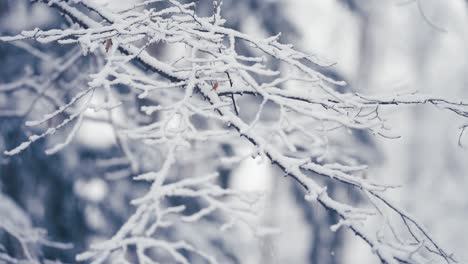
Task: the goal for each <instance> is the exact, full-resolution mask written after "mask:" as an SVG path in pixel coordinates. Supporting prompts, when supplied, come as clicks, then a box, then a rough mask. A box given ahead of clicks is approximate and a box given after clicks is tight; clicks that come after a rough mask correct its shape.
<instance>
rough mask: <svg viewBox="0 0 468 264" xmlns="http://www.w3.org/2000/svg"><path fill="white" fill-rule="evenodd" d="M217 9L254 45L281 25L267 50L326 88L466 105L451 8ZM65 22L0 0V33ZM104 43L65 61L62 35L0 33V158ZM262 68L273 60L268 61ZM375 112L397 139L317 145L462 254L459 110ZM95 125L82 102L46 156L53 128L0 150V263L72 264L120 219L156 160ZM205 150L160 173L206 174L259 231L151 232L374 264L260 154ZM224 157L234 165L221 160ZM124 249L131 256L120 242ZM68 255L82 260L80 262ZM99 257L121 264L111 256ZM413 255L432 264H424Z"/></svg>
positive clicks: (251, 3) (464, 5)
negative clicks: (304, 59)
mask: <svg viewBox="0 0 468 264" xmlns="http://www.w3.org/2000/svg"><path fill="white" fill-rule="evenodd" d="M57 2H60V1H57ZM65 2H67V1H65ZM68 2H74V1H68ZM78 2H79V1H78ZM91 2H93V3H95V4H97V5H101V6H105V7H106V8H109V9H110V10H123V9H125V8H126V7H129V6H133V5H134V4H135V2H136V1H132V0H125V1H111V0H108V1H106V0H93V1H91ZM182 2H183V1H182ZM195 10H196V12H197V14H199V15H200V16H209V15H211V13H212V12H213V1H210V0H200V1H198V2H197V6H196V7H195ZM221 15H222V17H223V18H224V19H226V25H225V26H226V27H227V28H233V29H236V30H239V31H240V32H243V33H245V34H248V35H251V36H257V37H261V38H268V37H270V36H274V35H276V34H277V33H279V32H282V35H281V42H282V43H292V44H294V46H295V48H297V49H298V50H301V51H304V52H306V53H309V54H313V55H314V56H316V57H318V58H320V59H321V60H322V61H323V62H324V65H327V66H324V67H317V68H315V70H317V71H318V72H320V73H322V74H324V75H325V76H329V77H331V78H333V79H336V80H340V81H341V80H343V81H345V82H346V83H347V85H346V86H344V87H338V88H337V89H342V92H358V93H363V94H379V95H380V94H412V93H414V92H420V93H424V94H431V95H436V96H441V97H444V98H454V99H455V101H465V102H466V101H468V90H467V87H468V49H467V47H468V2H467V1H462V0H454V1H441V0H425V1H422V0H415V1H390V0H388V1H387V0H386V1H368V0H335V1H323V0H295V1H286V0H283V1H280V0H264V1H256V0H225V1H223V5H222V7H221ZM67 22H69V21H68V19H67V18H66V17H63V16H61V15H60V14H59V12H58V11H57V10H55V9H53V8H50V7H48V6H47V4H43V3H33V4H32V3H31V2H30V1H26V0H0V36H12V35H16V34H18V33H19V32H21V31H22V30H33V29H34V28H41V29H53V28H65V26H64V25H66V24H67ZM105 45H109V46H112V45H114V46H115V43H114V44H112V43H103V45H102V47H98V48H100V49H101V53H102V54H104V56H101V57H99V56H96V57H92V56H88V57H86V59H85V60H80V59H79V57H75V55H74V53H73V52H71V51H73V49H76V51H78V54H79V55H80V56H81V52H80V48H79V47H78V46H79V45H76V44H75V45H74V46H72V45H60V44H57V43H45V44H41V43H37V42H33V41H19V42H4V41H0V131H1V136H0V152H2V153H4V151H8V150H11V149H13V148H15V147H16V146H18V145H20V144H21V143H22V142H23V141H24V140H25V139H26V138H28V137H29V136H31V135H32V133H33V132H34V130H31V128H30V127H28V126H26V125H25V121H28V120H37V119H41V118H40V117H41V116H42V115H44V114H46V113H48V112H51V111H53V108H48V107H49V106H50V102H49V101H50V100H52V101H53V98H52V97H53V96H59V97H60V98H62V97H63V98H64V99H65V100H64V101H69V100H70V99H72V98H73V95H72V94H71V92H70V94H68V92H69V91H68V89H69V88H70V87H72V86H73V85H76V84H77V83H79V82H82V83H87V80H83V79H81V80H75V79H74V76H78V75H79V74H83V73H85V74H84V75H86V76H88V75H90V74H93V73H97V72H99V66H98V65H102V64H103V61H104V59H103V58H104V57H105V54H106V52H109V51H104V49H109V47H104V46H105ZM110 49H112V47H110ZM239 49H241V50H242V51H243V52H244V54H245V56H254V55H256V51H255V50H251V47H249V46H248V45H245V46H240V47H239ZM148 50H150V51H151V53H152V54H156V55H157V56H160V57H162V58H172V57H174V56H173V55H174V54H178V53H181V52H182V53H184V51H183V50H182V51H181V50H180V49H178V48H177V47H168V46H164V45H153V46H150V47H148ZM54 62H55V63H57V64H56V65H54ZM59 62H61V63H71V64H70V65H74V66H76V67H75V68H73V69H71V70H70V71H68V72H66V74H64V76H55V75H54V74H55V73H54V71H55V70H56V66H59V65H58V63H59ZM272 67H273V68H275V69H281V68H282V65H281V64H278V65H273V66H272ZM59 75H61V74H59ZM24 76H29V77H28V78H29V80H31V81H37V82H38V83H40V84H43V85H44V87H46V86H48V85H49V86H50V85H52V84H53V85H54V86H56V87H57V88H56V90H58V91H61V92H60V93H55V91H51V92H52V96H51V98H52V99H50V100H49V99H47V98H45V97H46V96H43V98H40V99H36V98H39V97H37V93H35V92H32V91H33V90H34V89H39V91H40V89H41V86H34V85H32V84H24V83H23V84H22V85H26V86H28V85H29V86H31V87H32V88H30V89H26V90H25V91H19V92H17V91H14V90H15V89H16V87H17V86H18V85H16V86H15V85H11V83H15V81H17V80H18V79H20V78H24ZM44 76H46V77H44ZM36 91H37V90H36ZM75 93H76V92H75ZM44 94H45V92H44V93H43V94H42V95H44ZM105 97H106V95H105V94H104V93H101V94H99V93H97V92H96V93H95V95H94V97H93V100H96V101H95V103H96V104H99V103H102V102H103V101H104V100H107V99H105ZM239 101H240V102H238V104H239V107H242V108H241V109H240V110H241V111H243V112H249V110H248V109H250V108H249V107H251V108H252V107H253V105H257V104H259V102H258V101H255V100H252V99H247V100H245V101H242V100H239ZM266 107H267V108H266V109H268V107H269V106H268V104H267V106H266ZM441 108H443V107H441ZM116 109H117V110H115V111H114V110H112V111H113V113H114V117H110V118H111V119H113V122H115V123H117V126H119V125H122V124H124V123H126V122H129V119H131V117H129V116H126V114H125V113H122V112H119V111H122V110H118V108H116ZM245 109H247V110H245ZM252 109H253V108H252ZM252 111H254V110H252ZM24 113H26V115H27V118H25V114H24ZM269 115H271V116H273V115H275V114H274V113H273V110H272V113H268V111H267V114H266V116H267V117H266V118H268V116H269ZM381 115H382V116H384V117H385V119H388V120H387V124H388V126H389V127H391V132H392V134H393V135H395V137H397V138H394V139H393V138H388V137H380V136H374V135H372V134H371V133H369V131H366V130H358V129H355V130H351V131H347V132H349V133H347V132H346V133H338V134H334V135H333V136H332V139H330V140H331V141H333V146H331V147H330V149H327V155H330V156H332V157H334V159H335V158H336V160H340V159H343V160H344V161H342V162H345V163H347V162H348V161H349V160H352V162H351V163H353V162H357V163H358V164H365V165H368V167H369V168H368V169H367V170H366V171H365V172H363V173H364V175H363V176H362V177H364V178H372V180H373V181H375V182H379V183H385V184H394V185H401V187H399V188H397V189H395V190H390V191H389V194H388V196H389V197H391V198H392V201H393V202H395V203H396V204H398V205H399V206H401V207H402V208H405V210H406V211H407V212H409V213H410V214H411V215H413V216H414V217H415V218H417V219H418V220H419V221H420V223H422V224H424V226H425V228H426V229H427V230H429V231H430V233H431V235H432V237H433V238H434V239H435V240H437V241H438V243H439V244H440V245H441V246H442V247H443V248H444V249H446V250H447V251H449V253H454V258H455V259H456V260H457V261H458V262H459V263H466V262H467V261H468V253H467V252H468V251H467V250H466V249H467V248H468V231H467V230H468V229H467V227H466V223H467V220H468V196H467V194H466V190H467V189H468V162H467V158H468V152H467V148H468V135H464V134H463V133H461V132H462V130H460V127H461V126H463V125H464V124H466V123H467V118H466V117H463V116H461V115H456V114H453V113H450V111H446V110H444V109H437V107H433V106H432V105H398V106H396V107H393V108H385V109H382V110H381ZM108 118H109V112H108V111H92V110H87V111H86V112H85V114H84V116H83V120H82V123H81V126H80V127H78V128H77V131H74V133H75V132H76V134H75V137H74V138H73V140H72V141H71V142H70V143H69V144H67V146H66V147H65V148H63V149H62V150H60V151H59V152H57V153H55V154H53V155H48V154H46V153H45V152H44V151H45V150H46V149H49V150H50V148H51V147H53V146H54V145H55V144H57V143H60V142H62V141H66V140H67V138H66V134H61V133H57V134H55V135H53V136H51V137H46V138H43V139H40V140H37V141H35V142H34V143H33V144H31V145H30V146H28V148H25V149H24V150H23V151H21V153H19V154H17V155H12V156H9V155H3V154H2V156H1V158H0V161H1V162H0V262H2V261H4V262H6V263H10V262H11V263H23V262H20V260H22V261H26V262H25V263H28V262H27V261H29V262H31V263H46V260H47V261H54V260H56V261H61V262H64V263H74V262H75V261H76V256H77V254H80V253H82V252H85V251H87V250H88V249H89V247H90V245H91V244H93V243H96V242H100V241H105V240H106V239H109V238H110V237H112V236H114V234H115V233H116V232H117V231H118V230H119V229H120V228H121V227H122V225H124V223H126V222H127V221H128V219H129V217H130V216H131V215H132V214H133V213H134V211H135V208H136V207H135V205H134V204H132V201H133V200H134V199H136V198H138V197H141V196H143V195H144V194H145V193H146V191H147V189H148V184H147V183H146V182H141V181H134V180H133V179H132V178H133V177H134V176H136V175H138V174H141V173H144V172H146V171H148V170H151V169H152V168H153V167H156V168H160V166H161V164H164V158H163V156H165V155H166V154H164V153H163V152H162V151H160V150H156V151H153V149H147V148H144V147H141V148H140V147H139V146H137V145H136V144H135V145H132V144H133V143H132V142H131V141H129V142H127V143H128V144H124V145H125V146H126V147H123V148H122V144H121V142H120V141H121V139H119V138H118V137H116V132H115V124H112V125H111V124H109V122H106V120H108ZM249 118H251V119H253V118H254V117H249ZM103 120H104V121H103ZM54 122H57V121H56V120H55V121H54V120H49V121H48V123H47V124H48V125H50V126H53V125H57V124H54ZM69 130H73V128H70V129H69ZM31 131H33V132H31ZM34 133H37V131H36V132H34ZM205 147H206V148H205V149H204V150H202V151H200V152H196V153H194V154H192V155H189V157H183V158H181V159H184V161H183V164H182V165H180V166H176V172H174V173H175V174H177V175H186V174H194V175H203V174H205V173H209V172H213V171H217V172H218V173H219V177H218V178H217V181H219V182H218V183H219V185H220V186H221V187H223V188H226V187H229V188H232V189H234V190H239V191H246V192H249V193H251V194H252V197H254V198H251V199H252V200H255V202H251V203H255V208H254V210H253V211H256V212H258V214H257V216H250V218H249V221H250V220H252V221H253V222H255V224H254V226H256V225H265V226H267V227H268V228H266V229H262V230H261V231H254V232H252V230H250V228H249V226H250V225H248V226H243V225H241V226H239V227H236V228H238V229H236V230H235V231H232V232H231V233H229V231H227V232H226V233H223V234H222V235H220V232H221V231H220V228H219V227H220V226H221V224H219V222H220V218H219V217H217V216H208V217H205V218H204V220H203V221H202V222H200V223H198V224H197V226H196V227H187V226H182V225H181V226H180V227H179V226H177V227H178V228H176V231H171V230H168V231H165V232H164V231H163V233H162V236H164V237H166V238H168V239H169V238H174V237H178V235H179V234H184V235H187V236H188V237H189V240H191V241H192V243H194V244H197V245H200V246H201V247H205V248H208V249H207V250H208V251H210V252H215V253H213V254H215V255H218V254H219V255H220V256H216V258H217V259H218V260H219V261H220V263H321V264H328V263H330V264H332V263H336V264H338V263H379V262H380V261H379V258H378V257H377V256H376V255H374V254H373V253H372V250H371V249H370V248H369V246H368V245H367V244H366V243H365V242H364V241H363V240H361V239H359V238H357V237H356V236H355V235H354V234H353V233H352V232H350V231H349V230H347V229H344V228H340V229H338V230H336V232H332V231H331V228H330V226H333V225H335V224H336V223H338V222H339V217H338V216H337V215H336V214H335V213H333V212H330V211H329V210H325V209H324V208H323V207H321V206H320V205H319V204H311V203H309V202H307V201H306V200H304V193H303V190H302V189H301V188H300V186H298V184H296V183H295V182H293V181H290V180H288V179H287V177H283V174H284V173H283V172H281V171H279V170H278V169H276V168H275V167H274V165H272V164H271V163H270V162H262V161H261V158H259V157H252V153H250V152H249V151H250V149H249V147H247V146H244V145H239V146H237V145H236V146H231V145H229V144H226V143H223V142H222V141H219V144H218V145H216V144H213V143H210V144H206V146H205ZM126 148H127V150H125V149H126ZM129 149H130V150H129ZM126 151H129V152H134V153H137V154H134V156H132V157H133V158H135V159H136V160H138V161H137V162H135V163H138V165H135V164H134V162H133V161H131V160H130V161H129V160H127V159H124V158H121V156H122V155H121V154H122V153H125V152H126ZM218 152H223V154H222V155H223V156H226V157H228V158H226V161H225V162H224V163H223V162H221V163H222V164H221V165H220V164H219V163H217V162H210V160H212V159H218V158H219V159H221V155H220V156H217V153H218ZM238 156H244V159H242V160H239V161H237V160H235V158H236V157H238ZM229 157H232V159H231V160H229ZM211 163H212V164H211ZM234 163H235V164H236V165H235V166H233V165H232V164H234ZM226 164H227V165H226ZM181 177H182V176H181ZM184 177H186V176H184ZM326 185H327V191H328V193H331V194H333V196H334V197H340V198H341V199H345V200H348V201H351V203H353V204H361V203H364V202H365V198H363V197H362V196H360V195H356V194H355V193H354V192H352V191H350V188H349V187H346V186H343V185H341V184H340V183H337V182H334V181H332V180H330V181H326ZM187 199H188V198H173V199H172V200H170V201H169V203H172V204H174V205H178V204H188V205H190V206H193V207H194V208H199V207H200V206H201V205H199V204H197V203H198V202H197V201H190V199H189V200H187ZM246 199H247V198H246ZM249 199H250V198H249ZM193 210H194V212H196V211H197V209H193ZM198 210H199V209H198ZM252 217H253V218H254V219H251V218H252ZM367 225H371V226H372V225H374V226H375V228H376V229H378V228H379V225H381V223H380V222H372V221H370V222H368V223H367ZM222 227H224V225H223V226H222ZM400 228H401V226H400ZM221 229H222V228H221ZM332 229H333V228H332ZM200 234H201V235H200ZM207 241H208V242H207ZM25 248H27V250H25ZM128 251H130V252H133V251H135V252H137V251H138V250H136V249H135V248H132V247H129V248H128ZM216 252H218V253H216ZM219 252H221V253H219ZM124 253H125V254H129V255H132V254H133V253H128V252H124ZM134 254H135V256H133V258H132V256H130V257H128V258H127V261H129V263H133V262H137V260H138V261H140V262H141V263H151V262H149V260H146V261H148V262H142V260H141V259H140V256H139V255H138V254H137V253H134ZM148 254H149V253H148ZM154 254H155V255H158V254H157V253H154ZM181 254H182V255H183V256H185V258H187V259H188V260H189V261H190V263H192V262H193V263H205V262H204V260H203V259H201V258H199V257H197V256H193V255H192V253H191V252H190V250H187V249H184V250H182V251H181ZM97 256H98V257H99V256H100V255H97ZM83 259H84V262H88V261H90V260H89V259H86V256H85V257H83ZM169 259H170V258H167V259H164V257H163V260H161V263H177V262H176V261H174V260H172V259H171V260H169ZM208 259H209V258H208ZM104 261H107V262H105V263H118V261H122V262H120V263H125V262H123V260H122V259H120V258H119V257H118V256H113V257H109V258H107V259H105V260H104ZM180 263H184V262H183V261H182V260H180ZM414 263H422V262H414ZM427 263H445V262H444V261H441V260H440V259H434V260H433V262H427Z"/></svg>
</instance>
